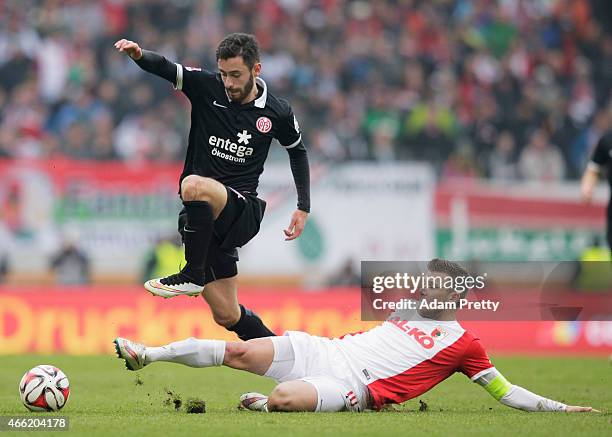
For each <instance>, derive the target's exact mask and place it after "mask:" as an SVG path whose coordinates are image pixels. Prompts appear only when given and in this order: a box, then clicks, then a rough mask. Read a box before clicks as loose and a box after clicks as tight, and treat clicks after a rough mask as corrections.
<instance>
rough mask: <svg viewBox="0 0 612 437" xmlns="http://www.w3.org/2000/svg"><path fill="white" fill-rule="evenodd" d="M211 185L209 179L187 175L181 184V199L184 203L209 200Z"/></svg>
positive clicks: (211, 182)
mask: <svg viewBox="0 0 612 437" xmlns="http://www.w3.org/2000/svg"><path fill="white" fill-rule="evenodd" d="M213 183H214V182H213V181H212V180H211V179H209V178H203V177H201V176H197V175H189V176H187V177H186V178H185V179H183V181H182V182H181V197H182V199H183V200H185V201H190V200H209V198H210V193H211V191H212V184H213Z"/></svg>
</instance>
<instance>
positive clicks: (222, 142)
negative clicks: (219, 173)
mask: <svg viewBox="0 0 612 437" xmlns="http://www.w3.org/2000/svg"><path fill="white" fill-rule="evenodd" d="M238 137H239V139H238V142H243V143H245V144H249V138H250V137H251V135H249V134H248V133H246V134H245V132H242V134H240V133H239V134H238ZM208 144H210V145H211V146H213V149H212V151H211V153H212V154H213V155H214V156H217V157H219V158H222V159H227V160H228V161H233V162H238V163H241V164H242V163H244V162H246V159H245V158H244V157H245V156H251V155H252V154H253V148H252V147H247V146H243V145H239V144H236V143H234V142H232V140H230V139H227V138H226V139H223V138H217V137H216V136H214V135H211V136H210V137H208ZM224 151H225V152H229V153H224Z"/></svg>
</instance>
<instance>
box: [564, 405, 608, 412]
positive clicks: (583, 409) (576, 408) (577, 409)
mask: <svg viewBox="0 0 612 437" xmlns="http://www.w3.org/2000/svg"><path fill="white" fill-rule="evenodd" d="M565 412H566V413H601V411H599V410H596V409H595V408H593V407H579V406H577V405H568V406H567V408H566V409H565Z"/></svg>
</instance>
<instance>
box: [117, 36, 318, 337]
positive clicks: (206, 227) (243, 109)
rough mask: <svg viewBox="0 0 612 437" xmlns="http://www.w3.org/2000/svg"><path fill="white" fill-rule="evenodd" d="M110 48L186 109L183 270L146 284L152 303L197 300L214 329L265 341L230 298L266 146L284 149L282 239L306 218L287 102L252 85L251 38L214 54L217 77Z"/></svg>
mask: <svg viewBox="0 0 612 437" xmlns="http://www.w3.org/2000/svg"><path fill="white" fill-rule="evenodd" d="M115 47H116V48H117V49H118V50H119V51H120V52H125V53H126V54H127V55H128V56H129V57H130V58H132V59H133V60H134V61H135V62H136V64H138V66H139V67H140V68H142V69H143V70H145V71H148V72H150V73H153V74H155V75H158V76H160V77H162V78H164V79H166V80H168V81H169V82H171V83H172V84H173V85H174V88H175V89H177V90H180V91H182V92H183V93H184V94H185V95H186V96H187V98H188V99H189V101H190V102H191V107H192V109H191V130H190V132H189V145H188V148H187V156H186V158H185V166H184V169H183V173H182V174H181V177H180V196H181V199H182V201H183V206H184V208H183V210H182V211H181V213H180V214H179V232H181V234H182V235H183V241H184V243H185V259H186V261H187V264H186V265H185V267H184V268H183V269H181V271H180V272H178V273H176V274H173V275H170V276H168V277H165V278H158V279H152V280H150V281H147V282H146V283H145V288H146V289H147V290H148V291H149V292H151V293H152V294H154V295H157V296H161V297H166V298H168V297H174V296H178V295H187V296H197V295H199V294H201V295H202V296H203V297H204V299H205V300H206V301H207V302H208V304H209V306H210V308H211V311H212V313H213V317H214V319H215V322H217V323H218V324H219V325H222V326H224V327H226V328H227V329H228V330H231V331H234V332H236V334H237V335H238V337H239V338H241V339H242V340H248V339H251V338H258V337H267V336H272V335H274V333H273V332H271V331H270V330H269V329H268V328H267V327H266V326H265V325H264V324H263V322H262V321H261V319H260V318H259V317H258V316H257V315H256V314H255V313H253V312H252V311H250V310H249V309H246V308H244V306H242V305H239V303H238V297H237V281H236V278H237V273H238V270H237V267H236V262H237V261H238V252H237V250H236V248H237V247H241V246H243V245H244V244H246V243H247V242H248V241H249V240H250V239H252V238H253V237H254V236H255V235H256V234H257V233H258V232H259V227H260V223H261V220H262V219H263V214H264V210H265V207H266V203H265V202H264V201H263V200H262V199H260V198H258V197H257V185H258V183H259V175H260V174H261V173H262V172H263V166H264V162H265V160H266V157H267V155H268V150H269V148H270V143H271V141H272V139H273V138H276V139H277V140H278V141H279V143H280V144H281V145H282V146H283V147H284V148H285V149H287V152H288V153H289V161H290V165H291V171H292V173H293V179H294V182H295V186H296V189H297V195H298V204H297V210H296V211H295V212H294V213H293V216H292V218H291V222H290V224H289V227H288V228H287V229H286V230H284V233H285V237H286V238H285V239H286V240H293V239H295V238H297V237H299V236H300V234H301V233H302V231H303V229H304V225H305V223H306V219H307V217H308V213H309V212H310V176H309V167H308V156H307V153H306V148H305V147H304V144H303V143H302V137H301V134H300V130H299V126H298V123H297V120H296V119H295V116H294V115H293V111H292V110H291V107H290V106H289V104H288V103H287V102H286V101H285V100H282V99H279V98H277V97H275V96H274V95H272V94H271V93H270V92H269V91H268V89H267V86H266V83H265V82H264V81H263V80H262V79H261V78H260V77H259V74H260V72H261V63H260V61H259V47H258V44H257V40H256V39H255V38H254V37H253V36H252V35H247V34H243V33H234V34H231V35H228V36H227V37H226V38H225V39H223V41H221V43H220V44H219V46H218V48H217V52H216V57H217V66H218V68H219V73H212V72H209V71H206V70H202V69H199V68H190V67H184V66H182V65H181V64H175V63H173V62H170V61H168V60H167V59H166V58H164V57H163V56H160V55H159V54H156V53H154V52H150V51H147V50H143V49H141V48H140V47H139V45H138V44H137V43H135V42H133V41H129V40H126V39H122V40H119V41H117V42H116V43H115Z"/></svg>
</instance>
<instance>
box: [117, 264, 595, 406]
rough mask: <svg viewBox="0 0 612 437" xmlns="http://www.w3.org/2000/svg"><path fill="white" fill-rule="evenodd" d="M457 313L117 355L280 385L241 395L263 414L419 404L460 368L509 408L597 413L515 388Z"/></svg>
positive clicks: (446, 297) (137, 363)
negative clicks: (340, 332)
mask: <svg viewBox="0 0 612 437" xmlns="http://www.w3.org/2000/svg"><path fill="white" fill-rule="evenodd" d="M428 270H429V273H428V274H429V275H430V276H435V275H439V276H442V277H447V276H450V277H453V278H455V277H458V276H464V277H467V276H468V273H467V272H466V271H465V270H464V269H463V268H462V267H461V266H459V265H458V264H456V263H453V262H449V261H444V260H439V259H434V260H432V261H430V262H429V264H428ZM461 297H462V296H461V295H460V294H459V293H457V292H456V291H455V290H452V289H446V288H440V289H433V288H429V289H424V290H422V291H421V298H422V299H425V300H427V301H433V300H434V299H436V300H437V301H438V302H440V301H453V300H457V299H459V298H461ZM455 313H456V310H454V309H443V310H430V309H422V310H418V314H415V315H414V316H413V317H412V318H411V319H410V320H406V319H405V318H402V317H397V315H396V316H395V317H391V318H389V319H388V320H387V321H385V322H383V323H382V324H381V325H379V326H377V327H375V328H373V329H371V330H369V331H366V332H363V333H359V334H351V335H346V336H344V337H342V338H333V339H329V338H323V337H316V336H313V335H309V334H307V333H305V332H297V331H289V332H286V333H285V335H284V336H282V337H268V338H258V339H253V340H249V341H247V342H245V343H243V342H240V343H239V342H225V341H220V340H198V339H195V338H189V339H187V340H183V341H178V342H175V343H171V344H169V345H166V346H162V347H148V346H144V345H142V344H138V343H134V342H132V341H130V340H126V339H123V338H117V339H116V340H115V346H116V351H117V354H118V356H119V357H120V358H123V359H124V360H125V363H126V366H127V368H128V369H130V370H138V369H141V368H142V367H144V366H145V365H147V364H150V363H152V362H155V361H169V362H174V363H181V364H184V365H187V366H192V367H211V366H221V365H225V366H228V367H232V368H234V369H239V370H246V371H248V372H251V373H255V374H257V375H263V376H267V377H270V378H273V379H275V380H276V381H278V382H279V384H278V385H277V386H276V387H275V388H274V390H273V391H272V393H271V394H270V395H269V396H265V395H262V394H259V393H246V394H244V395H242V397H241V399H240V403H241V405H242V406H243V407H245V408H247V409H250V410H259V411H326V412H334V411H364V410H366V409H375V410H378V409H380V408H382V407H383V406H384V405H385V404H393V403H401V402H404V401H407V400H408V399H412V398H415V397H417V396H420V395H422V394H423V393H425V392H427V391H428V390H430V389H431V388H432V387H434V386H435V385H437V384H438V383H440V382H442V381H444V380H445V379H446V378H448V377H449V376H451V375H452V374H453V373H455V372H461V373H463V374H465V375H466V376H467V377H468V378H470V379H471V380H472V381H474V382H476V383H477V384H479V385H481V386H482V387H483V388H484V389H485V390H486V391H487V392H489V394H490V395H491V396H493V397H494V398H495V399H497V400H498V401H499V402H501V403H502V404H504V405H507V406H509V407H514V408H519V409H521V410H526V411H566V412H579V411H596V410H593V409H592V408H591V407H578V406H570V405H565V404H563V403H561V402H557V401H554V400H551V399H547V398H544V397H542V396H539V395H537V394H534V393H532V392H530V391H528V390H525V389H524V388H522V387H519V386H517V385H513V384H511V383H510V382H508V380H506V378H504V376H503V375H502V374H501V373H500V372H499V370H497V369H496V368H495V367H494V366H493V364H491V361H490V360H489V357H488V356H487V353H486V351H485V349H484V347H483V345H482V343H481V342H480V340H479V339H478V338H477V337H475V336H474V335H473V334H471V333H470V332H468V331H466V330H465V329H464V328H463V327H462V326H461V325H460V324H459V323H458V322H457V320H456V318H455V315H456V314H455Z"/></svg>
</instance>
